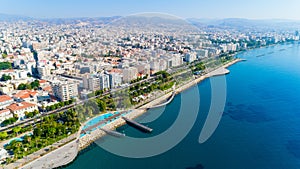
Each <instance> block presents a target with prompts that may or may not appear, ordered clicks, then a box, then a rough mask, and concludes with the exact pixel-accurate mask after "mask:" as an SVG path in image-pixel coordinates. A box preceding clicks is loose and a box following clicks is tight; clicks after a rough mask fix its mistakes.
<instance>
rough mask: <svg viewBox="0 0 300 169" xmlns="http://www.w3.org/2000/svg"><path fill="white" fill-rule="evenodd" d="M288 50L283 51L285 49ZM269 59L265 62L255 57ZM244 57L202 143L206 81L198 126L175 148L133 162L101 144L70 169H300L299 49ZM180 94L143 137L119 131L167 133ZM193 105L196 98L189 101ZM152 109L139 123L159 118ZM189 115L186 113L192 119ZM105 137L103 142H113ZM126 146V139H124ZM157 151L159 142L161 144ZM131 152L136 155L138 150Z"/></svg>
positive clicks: (207, 102) (207, 93)
mask: <svg viewBox="0 0 300 169" xmlns="http://www.w3.org/2000/svg"><path fill="white" fill-rule="evenodd" d="M281 49H285V50H281ZM262 54H265V55H264V56H261V57H256V56H259V55H262ZM237 56H238V57H241V58H246V59H247V61H246V62H240V63H238V64H236V65H233V66H231V67H230V68H229V69H230V71H231V73H230V74H229V75H227V76H226V79H227V93H228V94H227V101H226V108H225V111H224V114H223V117H222V119H221V122H220V124H219V126H218V128H217V130H216V131H215V133H214V134H213V135H212V137H211V138H210V139H209V140H208V141H207V142H205V143H204V144H199V142H198V137H199V134H200V132H201V129H202V127H203V124H204V122H205V119H206V117H207V112H208V110H209V106H210V98H211V92H210V91H211V87H210V80H209V79H207V80H205V81H203V82H202V83H200V84H198V86H196V87H198V89H199V93H200V94H201V101H200V102H201V104H200V110H199V113H198V117H197V121H196V123H195V125H194V126H193V128H192V130H191V131H190V132H189V134H188V135H187V136H186V137H185V138H184V139H183V140H182V141H181V142H180V143H179V144H178V145H177V146H176V147H174V148H173V149H171V150H169V151H167V152H165V153H163V154H161V155H158V156H155V157H149V158H142V159H134V158H125V157H120V156H117V155H114V154H111V153H109V152H107V151H105V150H104V149H102V148H101V147H99V146H98V145H96V144H95V145H92V146H91V147H89V148H88V149H86V150H84V151H83V152H81V153H80V155H79V156H78V157H77V159H76V160H75V161H74V162H73V163H72V164H71V165H69V166H68V167H66V168H68V169H85V168H91V169H94V168H95V169H119V168H120V169H154V168H155V169H187V168H188V169H202V168H204V169H254V168H255V169H277V168H278V169H297V168H300V46H299V45H298V44H294V45H291V44H290V45H278V46H273V47H268V48H261V49H256V50H252V51H247V52H244V53H241V54H239V55H237ZM193 92H194V90H193V88H191V89H189V90H186V91H185V92H183V93H181V94H179V95H177V96H176V97H175V99H174V101H173V102H172V103H171V104H169V105H168V106H167V107H166V108H165V112H164V113H163V114H162V115H161V116H160V117H159V118H158V119H157V120H155V121H153V122H150V123H147V125H148V126H150V127H152V128H153V129H154V131H153V133H151V134H145V133H141V132H139V131H137V130H136V129H134V128H132V127H129V126H123V127H121V128H119V129H118V130H119V131H121V132H124V133H126V135H128V136H132V137H150V136H154V135H158V134H160V133H162V132H163V131H165V130H166V129H168V127H169V126H171V125H172V123H173V122H174V121H175V119H176V117H177V115H178V110H179V106H180V101H181V100H180V97H181V96H183V95H184V96H187V97H188V96H189V95H192V93H193ZM188 99H189V100H188V101H189V102H190V103H191V104H193V102H194V101H195V98H192V97H190V98H188ZM160 111H161V109H155V110H150V111H149V112H148V114H146V115H144V116H142V117H140V118H139V119H137V120H138V121H139V120H143V118H147V116H151V114H156V113H159V112H160ZM188 113H189V110H186V114H187V115H188ZM110 137H111V136H107V137H105V138H103V139H101V140H100V141H99V142H98V144H99V145H101V142H109V141H110V140H111V139H112V138H110ZM120 141H122V139H120ZM157 145H158V146H159V143H157ZM132 151H135V150H134V149H133V150H132Z"/></svg>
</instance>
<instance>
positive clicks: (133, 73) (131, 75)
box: [123, 67, 138, 83]
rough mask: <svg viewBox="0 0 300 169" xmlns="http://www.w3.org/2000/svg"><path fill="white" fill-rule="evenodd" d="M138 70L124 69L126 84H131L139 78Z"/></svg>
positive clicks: (133, 68)
mask: <svg viewBox="0 0 300 169" xmlns="http://www.w3.org/2000/svg"><path fill="white" fill-rule="evenodd" d="M137 74H138V70H137V68H135V67H129V68H125V69H123V81H124V83H129V82H130V81H131V80H134V79H136V78H137Z"/></svg>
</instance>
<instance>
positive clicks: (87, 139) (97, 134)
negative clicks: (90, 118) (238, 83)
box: [79, 58, 245, 151]
mask: <svg viewBox="0 0 300 169" xmlns="http://www.w3.org/2000/svg"><path fill="white" fill-rule="evenodd" d="M241 61H245V60H243V59H240V58H237V59H234V60H233V61H230V62H229V63H226V64H225V65H223V66H221V67H219V68H217V69H216V70H213V71H211V72H209V73H207V74H205V75H201V76H200V77H198V78H195V79H192V80H190V81H189V82H187V83H186V84H184V85H182V86H179V87H178V88H176V94H178V93H181V92H183V91H185V90H187V89H189V88H190V87H192V86H195V85H197V84H198V83H200V82H202V81H203V80H205V79H207V78H210V77H213V76H220V75H225V74H228V73H230V71H229V70H228V69H226V68H228V67H230V66H231V65H234V64H236V63H238V62H241ZM170 96H172V92H168V93H166V94H164V95H163V96H161V97H159V98H156V99H155V100H153V101H150V102H149V103H146V104H144V105H143V106H141V107H139V108H138V109H135V110H133V111H132V112H130V113H128V114H126V115H124V117H126V118H128V119H135V118H137V117H139V116H141V115H143V114H144V113H146V112H147V108H148V107H152V106H154V105H157V104H159V103H161V102H163V101H164V100H167V99H168V98H169V97H170ZM125 124H126V122H125V121H124V120H123V119H122V118H119V119H116V120H114V121H112V122H111V123H108V124H106V125H105V126H103V127H102V128H104V129H107V130H115V129H116V128H118V127H120V126H123V125H125ZM105 135H106V133H105V132H104V131H102V130H100V129H96V130H95V131H92V132H91V133H90V134H86V135H85V136H83V137H82V138H80V139H79V151H81V150H83V149H85V148H86V147H88V146H89V145H90V144H91V143H93V142H94V141H96V140H98V139H99V138H101V137H103V136H105Z"/></svg>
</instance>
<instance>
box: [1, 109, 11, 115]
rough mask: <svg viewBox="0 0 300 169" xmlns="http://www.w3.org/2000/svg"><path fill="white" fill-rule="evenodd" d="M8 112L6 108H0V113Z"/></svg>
mask: <svg viewBox="0 0 300 169" xmlns="http://www.w3.org/2000/svg"><path fill="white" fill-rule="evenodd" d="M7 112H10V111H9V110H8V109H4V110H0V114H2V113H7Z"/></svg>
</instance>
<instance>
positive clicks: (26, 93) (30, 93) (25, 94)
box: [14, 90, 37, 99]
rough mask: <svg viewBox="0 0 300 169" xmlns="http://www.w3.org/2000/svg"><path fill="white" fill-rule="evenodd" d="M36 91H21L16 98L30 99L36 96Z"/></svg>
mask: <svg viewBox="0 0 300 169" xmlns="http://www.w3.org/2000/svg"><path fill="white" fill-rule="evenodd" d="M36 94H37V92H36V91H30V90H21V91H20V92H18V93H17V94H15V95H14V97H16V98H21V99H26V98H29V97H30V96H34V95H36Z"/></svg>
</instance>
